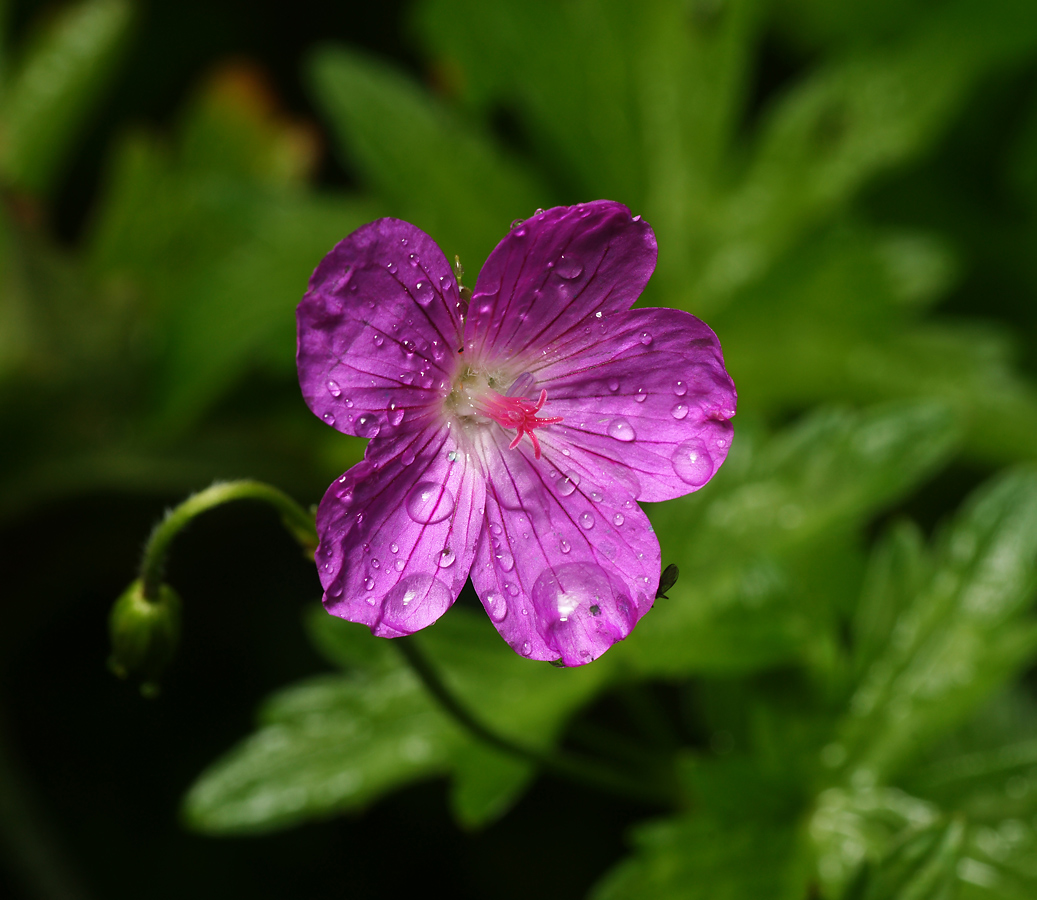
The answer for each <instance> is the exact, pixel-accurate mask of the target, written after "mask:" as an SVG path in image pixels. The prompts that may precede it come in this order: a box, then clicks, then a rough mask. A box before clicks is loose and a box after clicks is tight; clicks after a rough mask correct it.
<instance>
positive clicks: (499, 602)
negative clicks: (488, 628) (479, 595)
mask: <svg viewBox="0 0 1037 900" xmlns="http://www.w3.org/2000/svg"><path fill="white" fill-rule="evenodd" d="M486 612H487V613H488V614H489V616H490V618H491V619H493V621H494V622H503V621H504V620H505V619H506V618H507V616H508V604H507V603H506V602H505V601H504V598H503V597H502V596H500V594H488V595H487V597H486Z"/></svg>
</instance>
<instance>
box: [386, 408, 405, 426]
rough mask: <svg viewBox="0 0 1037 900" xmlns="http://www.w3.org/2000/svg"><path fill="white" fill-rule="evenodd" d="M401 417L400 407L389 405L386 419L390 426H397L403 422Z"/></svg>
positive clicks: (401, 409) (401, 410) (402, 412)
mask: <svg viewBox="0 0 1037 900" xmlns="http://www.w3.org/2000/svg"><path fill="white" fill-rule="evenodd" d="M403 416H404V410H403V408H402V407H400V406H397V405H396V404H395V403H390V404H389V415H388V417H387V418H388V419H389V424H390V425H399V424H400V422H402V421H403Z"/></svg>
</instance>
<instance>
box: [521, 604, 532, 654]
mask: <svg viewBox="0 0 1037 900" xmlns="http://www.w3.org/2000/svg"><path fill="white" fill-rule="evenodd" d="M523 612H525V610H523ZM532 652H533V645H532V644H531V643H530V642H529V641H523V642H522V655H523V656H529V654H530V653H532Z"/></svg>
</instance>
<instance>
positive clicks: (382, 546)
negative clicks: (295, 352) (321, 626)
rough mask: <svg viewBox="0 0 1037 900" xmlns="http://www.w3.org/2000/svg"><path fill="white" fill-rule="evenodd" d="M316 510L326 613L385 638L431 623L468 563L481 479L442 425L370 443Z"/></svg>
mask: <svg viewBox="0 0 1037 900" xmlns="http://www.w3.org/2000/svg"><path fill="white" fill-rule="evenodd" d="M368 451H369V452H368V454H367V458H365V459H364V461H363V462H361V463H359V464H357V465H355V466H353V468H351V469H350V470H349V471H348V472H346V473H345V475H343V476H342V477H341V478H339V479H338V480H337V481H335V482H334V483H333V484H332V485H331V487H330V488H328V491H327V493H326V494H325V495H324V499H323V500H321V503H320V507H319V508H318V509H317V534H318V535H319V537H320V545H319V547H318V548H317V554H316V562H317V571H318V573H319V574H320V579H321V584H322V585H323V586H324V606H325V607H326V608H327V610H328V612H330V613H332V614H334V615H336V616H341V617H342V618H343V619H349V620H350V621H351V622H362V623H363V624H365V625H367V626H369V627H370V629H371V630H372V631H373V632H374V633H375V634H377V635H379V636H381V637H399V636H400V635H401V634H410V633H412V632H414V631H418V630H419V629H421V628H424V627H425V626H427V625H431V624H432V623H433V622H434V621H435V620H436V619H438V618H439V617H440V616H441V615H442V614H443V613H444V612H446V611H447V609H449V608H450V606H451V605H452V604H453V602H454V600H456V599H457V595H458V594H459V593H460V591H461V588H462V587H463V586H464V583H465V580H466V579H467V578H468V572H469V570H470V569H471V566H472V559H473V557H474V555H475V549H476V544H477V542H478V539H479V532H480V530H481V529H482V523H483V505H484V496H485V479H484V478H483V475H482V473H481V471H480V470H479V464H478V461H477V460H475V459H473V458H472V457H471V456H470V455H469V454H466V453H464V452H462V451H461V449H459V448H458V446H457V444H456V443H455V441H454V439H453V437H452V435H451V433H450V429H449V428H447V427H446V426H442V427H439V428H427V429H425V430H424V431H420V432H415V433H414V434H411V435H407V436H406V437H401V438H400V439H399V440H397V441H385V440H381V439H380V440H377V441H372V442H371V443H370V444H368Z"/></svg>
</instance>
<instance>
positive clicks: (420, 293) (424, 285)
mask: <svg viewBox="0 0 1037 900" xmlns="http://www.w3.org/2000/svg"><path fill="white" fill-rule="evenodd" d="M435 295H436V294H435V291H433V290H432V282H430V281H429V280H428V279H427V278H424V279H422V280H421V281H419V282H418V283H417V284H416V285H414V299H415V300H417V301H418V303H420V304H421V305H422V306H428V305H429V304H430V303H431V302H432V298H433V297H434V296H435Z"/></svg>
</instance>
